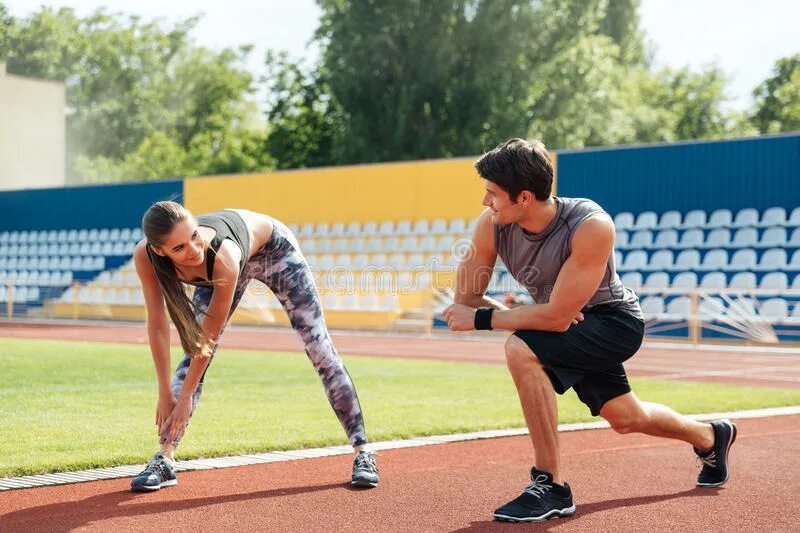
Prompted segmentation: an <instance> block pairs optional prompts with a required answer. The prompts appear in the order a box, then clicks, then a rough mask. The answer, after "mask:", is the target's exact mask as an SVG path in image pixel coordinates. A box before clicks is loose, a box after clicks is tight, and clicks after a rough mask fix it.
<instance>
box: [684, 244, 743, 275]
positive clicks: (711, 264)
mask: <svg viewBox="0 0 800 533" xmlns="http://www.w3.org/2000/svg"><path fill="white" fill-rule="evenodd" d="M727 265H728V252H726V251H725V250H721V249H718V248H717V249H713V250H709V251H707V252H706V254H705V255H704V256H703V261H702V263H700V265H699V266H698V267H697V268H696V270H719V269H722V268H725V267H726V266H727ZM742 270H745V269H742Z"/></svg>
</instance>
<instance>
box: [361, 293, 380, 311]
mask: <svg viewBox="0 0 800 533" xmlns="http://www.w3.org/2000/svg"><path fill="white" fill-rule="evenodd" d="M359 308H360V309H362V310H364V311H377V310H378V295H377V294H375V293H367V294H362V295H361V298H360V301H359Z"/></svg>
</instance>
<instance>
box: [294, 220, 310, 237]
mask: <svg viewBox="0 0 800 533" xmlns="http://www.w3.org/2000/svg"><path fill="white" fill-rule="evenodd" d="M297 236H298V237H313V236H314V224H311V223H310V222H307V223H305V224H303V225H302V226H300V231H299V232H298V233H297Z"/></svg>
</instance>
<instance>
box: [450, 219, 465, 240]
mask: <svg viewBox="0 0 800 533" xmlns="http://www.w3.org/2000/svg"><path fill="white" fill-rule="evenodd" d="M466 232H467V223H466V222H464V219H463V218H457V219H455V220H451V221H450V228H449V229H448V230H447V233H449V234H451V235H456V236H457V237H461V236H463V234H465V233H466Z"/></svg>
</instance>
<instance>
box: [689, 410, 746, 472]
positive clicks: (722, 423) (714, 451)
mask: <svg viewBox="0 0 800 533" xmlns="http://www.w3.org/2000/svg"><path fill="white" fill-rule="evenodd" d="M711 427H712V428H714V447H713V448H711V450H709V451H707V452H701V451H700V450H698V449H697V448H695V449H694V453H696V454H697V459H698V463H699V462H702V464H703V469H702V470H701V471H700V475H699V476H697V486H698V487H720V486H722V485H724V484H725V482H726V481H728V453H729V452H730V450H731V446H732V445H733V441H735V440H736V424H734V423H733V422H731V421H730V420H712V421H711Z"/></svg>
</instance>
